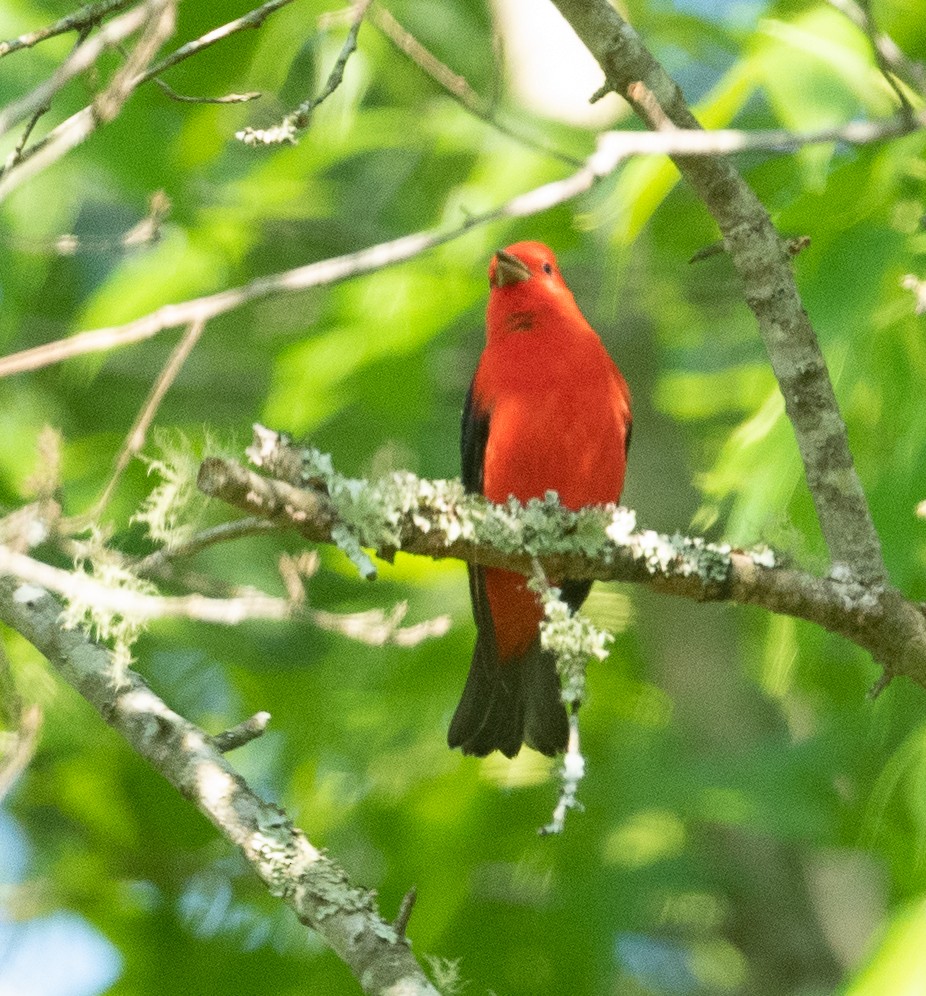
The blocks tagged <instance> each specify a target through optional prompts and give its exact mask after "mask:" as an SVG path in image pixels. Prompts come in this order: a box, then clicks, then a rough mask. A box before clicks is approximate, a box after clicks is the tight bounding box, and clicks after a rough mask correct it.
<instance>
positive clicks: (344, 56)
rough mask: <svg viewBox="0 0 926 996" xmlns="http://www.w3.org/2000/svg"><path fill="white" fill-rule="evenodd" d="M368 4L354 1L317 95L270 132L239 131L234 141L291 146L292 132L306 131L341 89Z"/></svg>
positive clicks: (260, 130) (364, 0) (256, 130)
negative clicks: (342, 38)
mask: <svg viewBox="0 0 926 996" xmlns="http://www.w3.org/2000/svg"><path fill="white" fill-rule="evenodd" d="M370 3H371V0H357V2H356V3H355V5H354V14H353V20H352V22H351V26H350V30H349V31H348V32H347V38H346V39H345V41H344V44H343V46H342V47H341V52H340V54H339V55H338V57H337V59H336V60H335V63H334V66H333V67H332V69H331V72H330V73H329V75H328V80H327V82H326V83H325V85H324V87H322V90H321V93H319V94H318V95H317V96H315V97H310V98H309V99H308V100H305V101H303V102H302V103H301V104H300V105H299V106H298V107H297V108H296V109H295V110H294V111H292V112H291V113H289V114H287V115H286V117H285V118H283V120H282V121H281V122H280V123H279V124H276V125H273V127H271V128H245V129H243V130H242V131H239V132H236V133H235V138H237V139H238V140H239V141H241V142H244V144H245V145H274V144H278V143H281V142H290V143H295V141H296V132H298V131H303V130H305V129H306V128H308V127H309V124H310V123H311V121H312V114H313V113H314V112H315V109H316V108H317V107H319V106H320V105H321V104H323V103H324V102H325V101H326V100H327V99H328V98H329V97H330V96H331V95H332V94H333V93H334V91H335V90H337V88H338V87H339V86H340V85H341V82H342V81H343V79H344V70H345V69H346V67H347V60H348V59H349V58H350V57H351V56H352V55H353V54H354V52H355V51H356V49H357V35H358V34H359V33H360V25H361V24H362V23H363V18H364V17H365V15H366V12H367V8H368V7H369V6H370Z"/></svg>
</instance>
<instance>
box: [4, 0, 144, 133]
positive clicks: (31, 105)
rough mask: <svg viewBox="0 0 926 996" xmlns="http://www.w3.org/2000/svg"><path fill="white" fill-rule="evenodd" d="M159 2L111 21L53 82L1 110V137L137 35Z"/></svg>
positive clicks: (61, 68) (67, 61)
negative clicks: (123, 41)
mask: <svg viewBox="0 0 926 996" xmlns="http://www.w3.org/2000/svg"><path fill="white" fill-rule="evenodd" d="M162 5H163V4H162V3H161V2H159V0H149V2H147V3H143V4H141V5H140V6H138V7H136V8H135V10H130V11H129V12H128V13H127V14H123V15H122V17H117V18H116V19H115V20H114V21H110V22H109V23H108V24H106V25H105V26H104V27H103V28H101V29H100V31H99V33H98V34H96V35H95V36H94V37H93V38H91V39H90V40H89V41H86V42H84V43H83V44H82V45H78V46H77V47H76V48H75V49H74V51H73V52H72V53H71V54H70V55H69V56H68V58H67V59H65V61H64V62H63V63H62V64H61V65H60V66H59V67H58V69H57V70H55V72H54V74H53V75H52V76H51V78H50V79H48V80H46V81H45V82H44V83H42V84H41V85H40V86H37V87H36V88H35V89H34V90H33V91H32V92H31V93H29V94H27V95H26V96H25V97H22V98H20V99H19V100H14V101H13V102H12V103H10V104H7V106H6V107H4V108H3V109H2V110H0V135H4V134H6V132H8V131H9V130H10V129H11V128H12V127H14V126H15V125H17V124H18V123H19V122H20V121H24V120H25V119H26V118H28V117H29V115H30V114H33V113H35V112H36V111H38V110H39V109H40V108H43V107H45V106H46V105H47V104H48V102H49V101H50V100H51V98H52V97H53V96H54V95H55V94H56V93H57V92H58V91H59V90H60V89H61V88H62V87H64V86H66V85H67V83H68V82H70V80H72V79H74V77H75V76H79V75H80V74H81V73H82V72H84V71H85V70H87V69H89V68H90V67H91V66H92V65H93V64H94V63H95V62H96V60H97V59H98V58H99V57H100V55H101V54H102V53H103V52H104V51H106V49H107V48H113V47H115V46H116V45H118V44H119V43H120V42H121V41H122V40H123V39H125V38H128V37H129V35H132V34H134V33H135V32H136V31H138V29H139V28H141V27H142V25H143V24H145V23H146V22H147V21H149V20H150V18H151V16H152V12H153V10H154V9H155V8H157V7H159V6H162Z"/></svg>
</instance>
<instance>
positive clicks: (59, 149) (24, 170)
mask: <svg viewBox="0 0 926 996" xmlns="http://www.w3.org/2000/svg"><path fill="white" fill-rule="evenodd" d="M138 12H141V13H144V14H146V15H147V23H146V24H145V28H144V30H143V31H142V33H141V36H140V37H139V39H138V41H137V42H136V44H135V47H134V48H133V49H132V52H131V54H130V55H129V58H128V60H127V61H126V63H125V65H124V66H123V67H122V68H121V69H120V70H119V71H118V72H117V73H116V74H115V75H114V76H113V78H112V79H111V80H110V81H109V84H108V85H107V87H106V89H105V90H103V91H102V92H101V93H100V94H99V95H98V96H97V97H96V99H95V100H94V101H93V103H92V104H91V105H90V107H88V108H85V113H84V112H81V113H78V114H74V115H72V116H71V117H69V118H68V119H67V120H66V121H64V122H62V123H61V124H60V125H58V127H57V128H54V129H53V130H52V131H51V132H49V134H48V135H47V136H46V137H45V139H44V140H43V141H42V142H41V143H38V144H37V145H36V146H34V147H33V148H32V149H30V150H28V151H25V150H24V151H23V152H22V155H21V156H20V157H19V160H18V162H16V164H15V165H12V166H10V167H9V168H7V169H6V170H5V171H4V172H3V174H2V175H0V200H2V199H3V198H4V197H5V196H6V195H7V194H8V193H10V192H11V191H12V190H15V189H16V188H17V187H18V186H20V184H22V183H24V182H25V181H26V180H28V179H29V177H31V176H33V175H35V174H36V173H38V172H40V171H41V170H43V169H45V168H46V167H47V166H49V165H50V164H51V163H53V162H56V161H57V160H58V159H60V158H61V157H62V156H63V155H65V154H66V153H67V152H69V151H70V150H71V149H73V148H75V147H76V146H78V145H80V143H81V142H83V141H85V140H86V139H87V138H88V137H89V136H90V135H91V134H92V133H93V132H94V131H95V130H96V129H97V128H98V127H100V126H101V125H104V124H108V123H109V122H110V121H112V120H113V118H115V117H116V115H117V114H118V113H119V111H120V110H121V109H122V106H123V104H124V103H125V102H126V101H127V100H128V99H129V97H130V96H131V95H132V93H133V91H134V90H135V88H136V87H137V86H138V83H139V81H140V80H141V76H140V75H139V74H140V73H141V72H143V70H144V69H145V68H147V66H148V65H149V64H150V62H151V60H152V59H153V58H154V57H155V55H156V54H157V52H158V49H159V48H160V47H161V45H162V44H163V43H164V42H165V41H166V40H167V38H169V37H170V35H171V34H172V33H173V30H174V20H175V13H176V11H175V0H148V3H146V4H144V5H143V6H142V7H140V8H139V9H138V11H132V12H130V13H129V14H126V15H124V17H125V18H128V17H131V16H132V15H134V14H136V13H138ZM119 20H120V21H121V20H123V18H119ZM116 23H117V22H116V21H113V22H111V24H108V25H106V28H104V31H105V30H106V29H107V28H111V27H112V25H114V24H116ZM90 45H91V42H86V43H85V44H84V45H81V46H80V48H79V49H78V50H77V51H76V52H75V56H76V55H77V54H78V53H79V52H80V51H81V49H85V48H89V46H90ZM54 79H55V77H53V78H52V81H54ZM39 89H40V90H41V89H42V88H41V87H40V88H39ZM33 99H34V98H33ZM19 112H20V111H19V110H16V113H19ZM7 113H9V109H7ZM13 116H15V115H13Z"/></svg>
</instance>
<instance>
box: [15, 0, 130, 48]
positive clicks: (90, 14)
mask: <svg viewBox="0 0 926 996" xmlns="http://www.w3.org/2000/svg"><path fill="white" fill-rule="evenodd" d="M134 2H135V0H99V2H98V3H88V4H85V5H84V6H83V7H81V8H80V9H79V10H75V11H74V12H73V13H72V14H68V15H67V17H62V18H61V19H60V20H58V21H55V22H54V24H49V25H48V26H47V27H44V28H39V29H38V30H37V31H29V32H28V33H26V34H24V35H20V36H19V37H18V38H12V39H10V40H9V41H4V42H0V58H2V57H3V56H4V55H8V54H9V53H10V52H16V51H18V50H19V49H22V48H32V46H33V45H38V43H39V42H43V41H45V39H46V38H54V37H55V36H56V35H63V34H67V32H68V31H80V30H81V29H83V28H87V27H93V26H94V25H96V24H99V22H100V21H101V20H102V19H103V18H104V17H106V16H107V15H108V14H114V13H115V12H116V11H117V10H122V8H123V7H128V6H129V4H130V3H134Z"/></svg>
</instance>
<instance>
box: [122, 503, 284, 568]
mask: <svg viewBox="0 0 926 996" xmlns="http://www.w3.org/2000/svg"><path fill="white" fill-rule="evenodd" d="M273 528H274V526H273V523H272V522H267V520H266V519H258V518H255V517H251V518H247V519H235V520H234V521H233V522H221V523H219V525H217V526H211V527H210V528H208V529H203V530H202V531H201V532H198V533H196V534H195V535H193V536H191V537H190V539H188V540H187V541H186V542H185V543H179V544H177V546H174V547H171V549H170V550H167V549H161V550H156V551H155V552H154V553H150V554H148V556H147V557H144V558H142V559H141V560H139V561H137V562H135V563H134V564H132V570H133V571H134V572H135V573H136V574H140V575H141V576H142V577H154V576H157V577H165V576H168V577H169V576H172V574H173V571H172V569H171V568H172V565H173V562H174V561H175V560H179V559H180V558H181V557H192V556H194V555H195V554H197V553H199V552H200V551H202V550H205V549H206V548H207V547H210V546H215V544H216V543H227V542H229V541H230V540H236V539H242V538H243V537H245V536H254V535H256V534H257V533H266V532H269V531H272V530H273Z"/></svg>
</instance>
